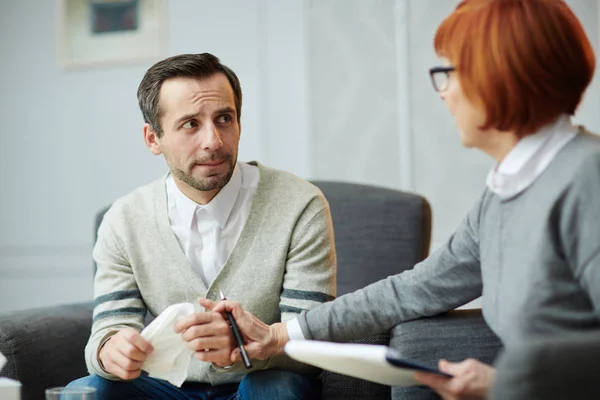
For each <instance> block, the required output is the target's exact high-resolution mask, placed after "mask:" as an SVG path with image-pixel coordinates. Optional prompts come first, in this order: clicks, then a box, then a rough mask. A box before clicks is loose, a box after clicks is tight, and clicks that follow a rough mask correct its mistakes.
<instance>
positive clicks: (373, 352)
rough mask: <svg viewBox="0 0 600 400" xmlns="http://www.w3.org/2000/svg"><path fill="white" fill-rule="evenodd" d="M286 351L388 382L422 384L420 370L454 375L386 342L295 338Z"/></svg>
mask: <svg viewBox="0 0 600 400" xmlns="http://www.w3.org/2000/svg"><path fill="white" fill-rule="evenodd" d="M284 351H285V353H286V354H287V355H289V356H290V357H291V358H293V359H295V360H298V361H300V362H303V363H306V364H310V365H313V366H315V367H319V368H321V369H325V370H328V371H332V372H336V373H339V374H343V375H348V376H352V377H355V378H360V379H365V380H368V381H372V382H376V383H379V384H382V385H388V386H414V385H421V383H420V382H418V381H417V380H416V379H415V377H414V376H415V372H417V371H425V372H430V373H434V374H439V375H442V376H445V377H448V378H450V377H452V376H451V375H448V374H446V373H444V372H442V371H440V370H439V369H437V368H436V367H433V366H429V365H426V364H421V363H418V362H415V361H411V360H406V359H403V358H402V357H400V354H399V353H398V351H396V350H395V349H392V348H389V347H387V346H382V345H369V344H358V343H332V342H323V341H317V340H291V341H289V342H288V343H287V344H286V345H285V348H284Z"/></svg>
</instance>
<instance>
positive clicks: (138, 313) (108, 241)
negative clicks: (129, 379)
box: [85, 209, 146, 380]
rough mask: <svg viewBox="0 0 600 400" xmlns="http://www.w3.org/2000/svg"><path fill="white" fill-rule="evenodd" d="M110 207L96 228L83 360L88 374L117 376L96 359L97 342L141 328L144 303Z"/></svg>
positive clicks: (113, 212)
mask: <svg viewBox="0 0 600 400" xmlns="http://www.w3.org/2000/svg"><path fill="white" fill-rule="evenodd" d="M116 214H117V213H116V211H115V210H113V209H110V210H109V211H108V212H107V213H106V214H105V216H104V220H103V222H102V224H101V225H100V228H99V229H98V240H97V241H96V245H95V246H94V251H93V257H94V260H95V261H96V264H97V266H98V269H97V271H96V275H95V277H94V314H93V321H92V332H91V335H90V339H89V341H88V343H87V346H86V348H85V361H86V364H87V368H88V371H89V372H90V374H94V375H100V376H102V377H104V378H106V379H111V380H118V379H119V378H117V377H116V376H115V375H112V374H108V373H107V372H106V371H104V370H103V369H102V367H101V366H100V363H99V360H98V350H99V346H100V345H101V344H102V343H103V342H104V341H105V339H107V338H108V337H109V336H111V335H114V334H115V333H117V332H118V331H119V330H121V329H123V328H127V327H131V328H134V329H136V330H138V331H141V330H142V329H143V327H144V317H145V315H146V307H145V304H144V302H143V300H142V297H141V294H140V291H139V290H138V286H137V284H136V281H135V277H134V275H133V271H132V269H131V266H130V265H129V263H128V261H127V258H126V257H125V255H124V253H123V251H122V249H121V246H119V239H118V236H117V235H116V233H115V232H114V230H113V229H112V226H111V221H112V220H114V219H115V218H118V215H116Z"/></svg>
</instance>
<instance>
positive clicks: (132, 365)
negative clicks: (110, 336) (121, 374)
mask: <svg viewBox="0 0 600 400" xmlns="http://www.w3.org/2000/svg"><path fill="white" fill-rule="evenodd" d="M110 360H111V362H113V363H114V364H116V365H117V366H118V367H119V368H121V369H123V370H124V371H137V370H138V369H140V368H141V367H142V362H141V361H136V360H132V359H131V358H129V357H128V356H126V355H125V354H123V353H122V352H121V351H120V350H119V349H117V351H114V352H113V353H111V355H110Z"/></svg>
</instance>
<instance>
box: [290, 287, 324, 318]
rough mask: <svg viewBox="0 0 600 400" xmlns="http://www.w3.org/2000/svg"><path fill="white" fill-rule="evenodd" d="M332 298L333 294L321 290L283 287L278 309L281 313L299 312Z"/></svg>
mask: <svg viewBox="0 0 600 400" xmlns="http://www.w3.org/2000/svg"><path fill="white" fill-rule="evenodd" d="M333 299H335V297H334V296H332V295H330V294H327V293H323V292H317V291H309V290H297V289H287V288H285V289H283V290H282V292H281V304H280V306H279V309H280V311H281V313H282V314H283V313H291V314H300V313H301V312H302V311H307V310H310V309H311V308H314V307H316V306H318V305H320V304H323V303H326V302H328V301H331V300H333Z"/></svg>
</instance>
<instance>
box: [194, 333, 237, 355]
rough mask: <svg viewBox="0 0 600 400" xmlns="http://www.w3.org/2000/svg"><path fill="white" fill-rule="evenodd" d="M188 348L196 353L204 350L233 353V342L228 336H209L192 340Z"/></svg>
mask: <svg viewBox="0 0 600 400" xmlns="http://www.w3.org/2000/svg"><path fill="white" fill-rule="evenodd" d="M188 346H189V347H190V348H191V349H193V350H194V351H203V350H204V349H210V350H221V349H226V350H227V351H228V352H229V351H231V349H232V348H233V347H234V346H233V340H231V338H229V337H226V336H209V337H202V338H196V339H193V340H190V341H189V342H188Z"/></svg>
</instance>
